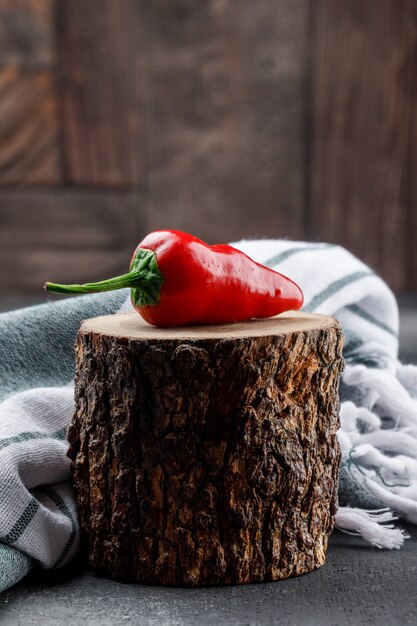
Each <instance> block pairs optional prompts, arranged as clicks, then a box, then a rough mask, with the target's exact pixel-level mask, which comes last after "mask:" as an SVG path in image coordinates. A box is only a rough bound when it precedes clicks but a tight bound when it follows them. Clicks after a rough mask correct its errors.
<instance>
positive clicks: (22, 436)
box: [0, 426, 67, 450]
mask: <svg viewBox="0 0 417 626" xmlns="http://www.w3.org/2000/svg"><path fill="white" fill-rule="evenodd" d="M66 433H67V428H66V426H64V427H63V428H60V429H59V430H56V431H55V432H53V433H44V432H41V431H32V432H29V431H28V432H25V433H19V435H13V436H12V437H6V438H5V439H0V450H3V448H7V447H8V446H11V445H13V444H15V443H24V442H25V441H33V440H34V439H59V440H62V441H64V440H65V437H66Z"/></svg>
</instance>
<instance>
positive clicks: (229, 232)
mask: <svg viewBox="0 0 417 626" xmlns="http://www.w3.org/2000/svg"><path fill="white" fill-rule="evenodd" d="M416 102H417V0H366V2H365V1H363V0H259V1H258V2H253V0H200V1H199V2H196V0H117V1H114V0H113V1H112V0H0V290H1V292H3V293H4V292H25V293H34V292H36V291H37V290H39V289H40V286H41V285H42V283H43V281H44V280H46V279H50V280H59V281H84V280H94V279H99V278H103V277H105V276H106V275H110V274H111V273H113V272H118V271H124V270H125V268H126V264H127V263H128V260H129V258H130V253H131V250H132V249H133V247H134V246H135V245H136V243H137V242H138V241H140V239H141V238H142V237H143V236H144V235H145V234H146V232H148V231H150V230H153V229H155V228H165V227H168V228H178V229H183V230H190V231H191V232H193V233H195V234H196V235H198V236H200V237H202V238H205V239H207V240H208V241H210V242H214V241H228V240H229V241H230V240H235V239H238V238H240V237H254V236H267V237H282V236H285V237H290V238H296V239H309V240H327V241H333V242H337V243H341V244H343V245H345V246H347V247H348V248H349V249H351V250H352V251H353V252H354V253H356V254H357V255H359V256H360V257H361V258H363V259H364V260H365V261H367V262H368V263H369V264H370V265H371V266H372V267H374V268H375V269H376V270H377V271H378V272H380V273H381V275H382V276H383V277H384V278H385V279H386V280H387V281H388V282H389V284H390V285H391V286H392V287H393V288H394V289H395V290H397V291H403V292H416V291H417V245H416V238H417V237H416V235H417V206H416V205H417V177H416V175H415V174H416V166H417V119H416Z"/></svg>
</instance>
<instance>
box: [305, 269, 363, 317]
mask: <svg viewBox="0 0 417 626" xmlns="http://www.w3.org/2000/svg"><path fill="white" fill-rule="evenodd" d="M368 276H375V272H370V271H364V270H363V271H360V272H353V273H352V274H347V275H346V276H344V277H343V278H339V280H335V281H334V282H333V283H330V285H328V286H327V287H326V288H325V289H323V290H322V291H320V292H319V293H318V294H316V295H315V296H314V298H313V299H312V300H310V302H309V303H308V304H306V305H305V306H303V308H302V310H303V311H305V312H306V313H310V312H311V311H314V310H315V309H316V308H317V307H318V306H319V305H320V304H322V303H323V302H325V301H326V300H327V299H328V298H330V297H331V296H333V295H334V294H335V293H337V292H338V291H340V290H341V289H343V288H344V287H347V285H351V284H352V283H354V282H356V281H358V280H361V279H362V278H367V277H368Z"/></svg>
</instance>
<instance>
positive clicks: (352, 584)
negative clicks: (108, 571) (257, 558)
mask: <svg viewBox="0 0 417 626" xmlns="http://www.w3.org/2000/svg"><path fill="white" fill-rule="evenodd" d="M409 531H410V532H411V534H412V535H413V538H411V539H408V540H407V541H406V543H405V545H404V547H403V548H402V549H401V550H394V551H388V550H378V549H375V548H374V549H373V548H370V547H368V546H367V545H366V544H365V543H363V542H362V541H361V540H360V539H358V538H356V537H352V536H349V535H345V534H342V533H339V532H335V533H334V534H333V536H332V538H331V542H330V546H329V550H328V556H327V562H326V564H325V565H324V567H322V568H321V569H319V570H316V571H314V572H312V573H310V574H306V575H305V576H301V577H298V578H290V579H287V580H283V581H277V582H275V583H263V584H257V585H241V586H236V587H222V588H201V589H180V588H166V587H146V586H143V585H135V584H123V583H118V582H115V581H112V580H107V579H102V578H98V577H96V575H95V574H94V573H93V572H91V570H89V569H85V568H83V567H82V566H81V564H78V565H77V566H73V567H72V568H71V569H69V570H67V571H66V572H65V574H61V576H59V577H58V576H57V575H55V578H52V579H49V581H45V580H41V579H40V578H39V575H37V576H35V575H33V576H32V577H31V578H30V579H29V580H27V581H26V582H24V583H21V584H20V585H18V586H17V587H15V588H14V589H12V590H10V591H9V592H5V593H4V594H2V595H1V596H0V623H1V624H4V625H6V626H18V625H19V626H23V625H25V626H26V625H27V624H43V625H45V626H52V625H56V624H63V625H70V626H72V625H74V626H76V625H77V626H78V625H80V626H90V625H91V626H93V625H94V626H107V625H108V626H110V625H112V626H117V625H119V624H132V625H135V626H136V625H140V626H165V625H167V626H168V625H169V626H195V625H199V626H205V625H207V626H208V625H216V626H223V625H231V626H237V625H239V626H240V625H242V626H244V625H253V626H255V625H262V626H263V625H268V624H277V625H279V626H286V625H291V626H293V625H299V624H300V625H304V624H306V625H308V626H327V625H333V624H334V625H337V626H344V625H345V624H346V625H347V624H349V625H355V626H362V625H368V624H384V626H387V625H388V626H390V625H401V626H403V625H406V624H417V602H416V583H417V528H415V527H414V528H409Z"/></svg>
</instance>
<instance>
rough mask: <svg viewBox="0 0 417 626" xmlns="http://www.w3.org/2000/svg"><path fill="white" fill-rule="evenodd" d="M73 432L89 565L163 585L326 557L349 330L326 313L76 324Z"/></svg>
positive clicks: (276, 574)
mask: <svg viewBox="0 0 417 626" xmlns="http://www.w3.org/2000/svg"><path fill="white" fill-rule="evenodd" d="M76 355H77V377H76V412H75V415H74V419H73V422H72V424H71V426H70V429H69V441H70V450H69V456H70V458H71V459H72V470H73V479H74V487H75V492H76V497H77V502H78V507H79V513H80V521H81V527H82V531H83V534H84V537H85V539H86V543H87V547H88V551H89V558H90V563H91V565H92V566H93V567H94V568H96V569H98V570H99V571H101V572H102V573H104V574H106V575H109V576H111V577H113V578H117V579H123V580H137V581H140V582H145V583H153V584H167V585H187V586H195V585H207V584H230V583H232V584H233V583H244V582H257V581H264V580H276V579H280V578H286V577H289V576H295V575H299V574H302V573H305V572H309V571H311V570H313V569H315V568H317V567H319V566H321V565H322V564H323V563H324V560H325V552H326V547H327V541H328V537H329V534H330V533H331V531H332V528H333V523H334V514H335V512H336V508H337V487H338V471H339V461H340V451H339V447H338V444H337V439H336V431H337V429H338V426H339V421H338V415H339V401H338V385H339V377H340V372H341V369H342V362H343V361H342V334H341V330H340V327H339V325H338V323H337V322H336V321H335V320H334V319H332V318H328V317H325V316H320V315H310V314H302V313H291V314H290V313H286V314H283V315H281V316H278V317H276V318H271V319H268V320H262V321H260V320H256V321H250V322H246V323H240V324H231V325H228V326H222V327H220V326H213V327H210V326H208V327H193V328H184V329H179V328H175V329H157V328H153V327H152V326H149V325H147V324H146V323H145V322H144V321H142V319H141V318H140V317H139V316H138V315H137V314H136V313H129V314H121V315H114V316H107V317H101V318H94V319H91V320H87V321H85V322H83V324H82V326H81V329H80V332H79V335H78V339H77V344H76Z"/></svg>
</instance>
